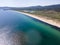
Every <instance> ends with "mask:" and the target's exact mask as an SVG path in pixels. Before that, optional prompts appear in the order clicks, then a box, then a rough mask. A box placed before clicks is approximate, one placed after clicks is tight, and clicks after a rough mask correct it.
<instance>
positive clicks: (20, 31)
mask: <svg viewBox="0 0 60 45" xmlns="http://www.w3.org/2000/svg"><path fill="white" fill-rule="evenodd" d="M59 34H60V32H59V31H57V29H54V28H52V27H51V26H49V25H46V24H44V23H42V22H38V21H35V20H33V19H31V18H29V17H27V16H26V15H25V14H21V13H18V12H16V11H11V10H2V11H0V45H59V44H60V43H59V41H60V35H59Z"/></svg>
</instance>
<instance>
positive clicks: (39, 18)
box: [20, 12, 60, 28]
mask: <svg viewBox="0 0 60 45" xmlns="http://www.w3.org/2000/svg"><path fill="white" fill-rule="evenodd" d="M20 13H22V14H26V15H27V16H30V17H33V18H36V19H38V20H41V21H43V22H46V23H48V24H51V25H54V26H56V27H58V28H60V22H57V21H54V20H52V19H47V18H45V17H41V16H36V15H34V14H29V13H24V12H20Z"/></svg>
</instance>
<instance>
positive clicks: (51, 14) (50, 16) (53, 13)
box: [22, 10, 60, 21]
mask: <svg viewBox="0 0 60 45" xmlns="http://www.w3.org/2000/svg"><path fill="white" fill-rule="evenodd" d="M22 12H25V11H22ZM26 13H30V14H34V15H37V16H44V17H47V18H48V19H55V20H58V21H60V12H56V11H53V10H49V11H46V10H45V11H30V12H29V11H27V12H26Z"/></svg>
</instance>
